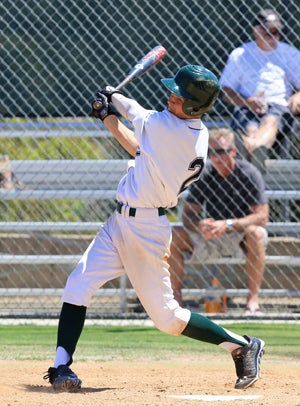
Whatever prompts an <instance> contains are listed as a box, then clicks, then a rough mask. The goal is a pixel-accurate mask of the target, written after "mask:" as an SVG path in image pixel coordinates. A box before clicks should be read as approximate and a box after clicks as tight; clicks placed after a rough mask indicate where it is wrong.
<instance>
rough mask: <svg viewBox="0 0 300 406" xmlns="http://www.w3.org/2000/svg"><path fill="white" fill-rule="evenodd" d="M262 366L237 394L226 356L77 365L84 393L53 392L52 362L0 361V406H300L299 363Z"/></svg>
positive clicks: (270, 362)
mask: <svg viewBox="0 0 300 406" xmlns="http://www.w3.org/2000/svg"><path fill="white" fill-rule="evenodd" d="M262 363H263V364H262V378H261V379H260V380H259V381H257V382H256V383H255V385H254V386H253V387H252V388H248V389H247V390H236V389H233V384H234V381H235V372H234V366H233V364H232V362H231V361H230V360H229V362H228V358H227V357H221V358H220V357H219V356H216V355H212V356H209V355H206V356H205V357H201V358H199V359H197V360H170V361H152V360H151V361H147V360H146V361H106V362H99V361H84V362H82V361H81V362H78V361H77V362H75V363H74V364H73V369H74V370H75V372H76V373H77V374H78V376H79V377H80V378H81V379H82V381H83V385H82V389H81V391H80V392H78V393H54V392H53V390H52V388H51V386H50V385H49V384H48V383H47V382H46V381H44V380H43V379H42V377H43V374H44V372H45V371H46V370H47V368H48V366H50V365H51V363H50V361H11V360H8V361H2V360H1V361H0V377H1V379H0V404H1V406H46V405H47V406H48V405H59V406H60V405H62V406H67V405H68V406H69V405H72V406H83V405H84V406H89V405H92V406H98V405H105V406H112V405H114V406H115V405H116V406H117V405H118V406H119V405H122V406H123V405H124V406H133V405H139V406H144V405H145V406H146V405H151V406H176V405H178V406H179V405H180V406H186V405H190V406H194V405H197V404H198V405H201V406H202V405H215V404H218V405H222V404H224V405H233V404H234V405H238V406H241V405H242V406H244V405H247V406H248V405H259V406H265V405H270V406H271V405H272V406H276V405H284V406H299V405H300V363H299V360H293V359H291V360H284V361H282V360H281V361H280V360H276V359H274V360H272V359H268V358H267V355H265V356H264V358H263V361H262ZM173 396H175V397H173ZM176 396H185V398H181V397H180V398H177V397H176Z"/></svg>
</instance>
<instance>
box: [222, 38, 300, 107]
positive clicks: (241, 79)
mask: <svg viewBox="0 0 300 406" xmlns="http://www.w3.org/2000/svg"><path fill="white" fill-rule="evenodd" d="M299 66H300V52H299V51H298V50H297V49H296V48H294V47H292V46H290V45H288V44H286V43H284V42H280V41H279V42H278V43H277V47H276V48H275V49H273V50H272V51H263V50H261V49H260V48H259V47H258V46H257V44H256V42H255V41H251V42H248V43H246V44H244V45H242V46H240V47H238V48H236V49H234V50H233V51H232V52H231V54H230V55H229V58H228V61H227V64H226V66H225V68H224V71H223V73H222V75H221V78H220V84H221V86H223V87H224V86H226V87H229V88H231V89H233V90H235V91H236V92H238V93H240V94H241V95H242V96H244V97H251V96H258V97H262V98H263V99H264V100H265V101H267V102H268V103H275V104H279V105H282V106H287V101H288V99H289V98H290V96H291V95H292V94H293V87H295V89H297V90H298V89H300V70H299Z"/></svg>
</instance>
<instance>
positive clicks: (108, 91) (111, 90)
mask: <svg viewBox="0 0 300 406" xmlns="http://www.w3.org/2000/svg"><path fill="white" fill-rule="evenodd" d="M99 93H101V94H104V95H105V96H106V97H107V101H108V103H111V96H112V95H113V94H114V93H119V94H124V93H123V92H121V91H120V90H118V89H116V88H115V87H112V86H105V88H104V89H102V90H100V91H99V92H98V93H97V96H98V94H99Z"/></svg>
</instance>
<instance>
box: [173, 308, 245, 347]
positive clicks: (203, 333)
mask: <svg viewBox="0 0 300 406" xmlns="http://www.w3.org/2000/svg"><path fill="white" fill-rule="evenodd" d="M181 334H183V335H184V336H187V337H190V338H194V339H195V340H199V341H206V342H207V343H211V344H216V345H219V344H221V343H223V342H225V341H229V342H231V343H235V344H240V345H241V346H244V345H245V342H244V341H241V340H240V339H239V336H238V335H236V334H234V333H231V331H229V330H226V329H224V328H223V327H221V326H219V325H218V324H216V323H214V322H212V321H211V320H209V319H208V318H207V317H205V316H202V315H201V314H198V313H192V314H191V318H190V320H189V322H188V324H187V326H186V328H185V329H184V330H183V332H182V333H181Z"/></svg>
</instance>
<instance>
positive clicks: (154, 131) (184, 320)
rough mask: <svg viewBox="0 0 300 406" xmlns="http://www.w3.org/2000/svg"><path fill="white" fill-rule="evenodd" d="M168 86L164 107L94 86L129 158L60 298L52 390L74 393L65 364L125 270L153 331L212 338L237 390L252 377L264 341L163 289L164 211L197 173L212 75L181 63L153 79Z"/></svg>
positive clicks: (75, 381) (76, 384) (102, 114)
mask: <svg viewBox="0 0 300 406" xmlns="http://www.w3.org/2000/svg"><path fill="white" fill-rule="evenodd" d="M161 81H162V83H163V85H164V86H165V87H166V88H167V89H168V91H169V99H168V109H167V110H163V111H162V112H158V111H154V110H147V109H145V108H143V107H142V106H141V105H140V104H139V103H138V102H137V101H135V100H132V99H129V98H127V97H125V96H124V95H123V94H121V93H120V92H119V91H117V90H116V89H114V88H111V87H106V88H104V89H103V90H102V91H100V92H98V93H97V98H98V100H99V101H100V102H101V105H102V107H101V108H100V109H99V110H93V115H94V116H95V117H97V118H99V119H101V120H102V121H103V122H104V124H105V125H106V127H107V128H108V129H109V130H110V131H111V132H112V134H113V135H114V136H115V138H116V139H117V140H118V141H119V143H120V144H121V145H122V146H123V147H124V148H125V149H126V150H127V151H128V152H129V153H131V154H132V155H133V156H135V159H134V161H133V162H132V165H130V166H129V168H128V172H127V174H126V175H125V176H124V177H123V178H122V179H121V181H120V183H119V185H118V188H117V194H116V199H117V204H116V210H115V212H114V213H113V214H112V215H111V216H110V218H109V219H108V220H107V222H106V223H105V224H104V226H103V227H102V228H101V230H100V231H99V233H98V234H97V235H96V237H95V238H94V240H93V241H92V243H91V244H90V246H89V247H88V248H87V250H86V252H85V253H84V254H83V256H82V258H81V260H80V261H79V263H78V264H77V266H76V267H75V269H74V271H73V272H72V273H71V274H70V275H69V277H68V280H67V283H66V286H65V289H64V293H63V296H62V301H63V305H62V310H61V314H60V319H59V325H58V336H57V348H56V356H55V361H54V366H53V367H50V368H49V369H48V373H47V374H46V375H45V376H44V378H45V379H48V380H49V382H50V383H51V384H52V386H53V389H54V390H56V391H76V390H78V389H79V388H80V387H81V380H80V379H79V378H78V376H77V375H76V374H75V373H74V372H73V371H72V370H71V369H70V365H71V364H72V362H73V359H72V357H73V353H74V351H75V348H76V345H77V342H78V340H79V337H80V334H81V331H82V329H83V325H84V320H85V315H86V309H87V307H88V306H89V304H90V300H91V298H92V296H93V294H94V293H95V292H96V290H97V289H98V288H100V287H101V286H103V285H104V284H105V283H106V282H108V281H110V280H112V279H114V278H117V277H119V276H121V275H123V274H124V273H126V274H127V276H128V278H129V280H130V282H131V284H132V286H133V288H134V289H135V291H136V293H137V295H138V297H139V299H140V301H141V303H142V305H143V306H144V308H145V309H146V311H147V313H148V314H149V316H150V318H151V319H152V320H153V322H154V324H155V325H156V327H157V328H159V329H160V330H161V331H163V332H165V333H168V334H172V335H175V336H179V335H180V334H183V335H184V336H188V337H191V338H194V339H196V340H200V341H205V342H209V343H212V344H216V345H219V346H220V347H222V348H224V349H225V350H227V351H229V352H230V353H231V355H232V358H233V360H234V362H235V367H236V374H237V381H236V383H235V388H237V389H244V388H247V387H249V386H250V385H252V384H253V383H254V382H255V381H256V380H257V379H258V378H259V375H260V360H261V357H262V354H263V348H264V342H263V341H262V340H260V339H258V338H254V337H248V336H240V335H237V334H234V333H232V332H230V331H228V330H226V329H224V328H222V327H221V326H219V325H217V324H215V323H214V322H212V321H211V320H209V319H208V318H206V317H204V316H202V315H200V314H197V313H191V311H190V310H188V309H185V308H182V307H180V306H179V304H178V302H177V301H176V300H175V299H174V296H173V291H172V288H171V282H170V274H169V266H168V262H167V259H168V257H169V254H170V241H171V226H170V224H169V221H168V219H167V216H166V209H167V208H170V207H173V206H175V205H176V203H177V198H178V194H179V193H180V192H182V191H183V190H184V189H186V187H187V186H188V185H189V184H190V183H191V182H193V181H195V180H197V179H198V178H199V176H200V173H201V171H202V169H203V165H204V163H205V160H206V157H207V148H208V131H207V128H206V127H205V126H204V124H203V123H202V121H201V117H202V115H203V114H204V113H205V112H206V111H208V110H210V109H211V108H212V106H213V105H214V103H215V101H216V99H217V97H218V94H219V90H220V87H219V83H218V80H217V78H216V76H215V75H214V74H213V73H212V72H211V71H209V70H207V69H206V68H204V67H203V66H197V65H186V66H183V67H182V68H181V69H179V71H178V72H177V74H176V75H175V77H174V78H167V79H162V80H161ZM111 102H112V103H113V104H114V106H115V107H116V108H117V110H118V111H119V112H120V113H121V115H122V116H123V117H124V118H125V119H127V120H129V121H131V122H132V124H133V126H134V132H132V131H131V130H130V129H128V128H127V127H126V126H125V125H124V124H122V122H121V121H119V119H118V118H117V117H116V115H114V114H113V112H112V110H111V107H110V103H111Z"/></svg>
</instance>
